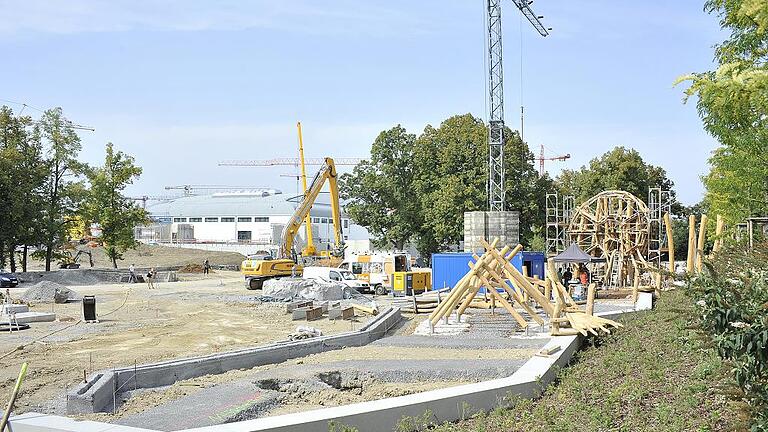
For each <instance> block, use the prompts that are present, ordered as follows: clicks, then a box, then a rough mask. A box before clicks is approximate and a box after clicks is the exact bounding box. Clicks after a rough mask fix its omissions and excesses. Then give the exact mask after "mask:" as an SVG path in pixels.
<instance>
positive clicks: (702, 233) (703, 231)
mask: <svg viewBox="0 0 768 432" xmlns="http://www.w3.org/2000/svg"><path fill="white" fill-rule="evenodd" d="M706 239H707V215H705V214H704V215H701V224H700V225H699V240H698V242H697V243H696V245H697V246H696V271H697V272H701V265H702V260H703V259H704V242H705V241H706Z"/></svg>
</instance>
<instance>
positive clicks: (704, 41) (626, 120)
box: [0, 0, 724, 204]
mask: <svg viewBox="0 0 768 432" xmlns="http://www.w3.org/2000/svg"><path fill="white" fill-rule="evenodd" d="M484 4H485V1H484V0H441V1H436V0H419V1H412V0H386V1H385V0H366V1H359V0H358V1H352V0H325V1H322V2H319V1H310V0H294V1H290V2H284V1H276V0H273V1H265V0H251V1H248V2H245V1H231V0H229V1H227V0H224V1H216V2H208V1H199V0H165V1H153V2H149V1H141V0H130V1H124V0H114V1H106V0H105V1H88V0H68V1H65V2H63V1H58V0H0V11H1V13H0V51H2V53H3V59H2V60H0V64H2V67H0V104H7V105H9V106H11V107H12V108H14V109H15V110H17V111H18V110H20V109H21V108H22V106H21V105H19V103H25V104H27V105H29V106H30V107H35V108H38V109H46V108H50V107H56V106H60V107H62V108H63V109H64V113H65V115H66V116H67V117H68V118H69V119H71V120H72V121H73V122H75V123H78V124H82V125H87V126H91V127H93V128H94V129H95V131H93V132H90V131H81V132H80V136H81V139H82V144H83V150H82V153H81V155H80V156H81V159H83V160H85V161H87V162H89V163H93V164H99V163H100V162H101V161H102V160H103V157H104V146H105V144H106V143H107V142H112V143H114V145H115V146H116V148H117V149H119V150H122V151H124V152H126V153H129V154H131V155H133V156H134V157H135V158H136V161H137V164H138V165H140V166H142V167H143V169H144V173H143V175H142V176H141V178H140V179H139V180H138V181H137V182H136V183H135V184H134V185H131V186H130V187H129V189H128V194H130V195H134V196H139V195H145V194H146V195H154V196H156V195H167V194H172V193H176V192H177V191H175V190H165V187H166V186H176V185H185V184H191V185H230V186H248V187H272V188H279V189H282V190H283V191H284V192H285V193H291V192H295V191H296V181H295V178H292V177H291V175H293V174H295V168H294V167H290V166H284V167H271V168H243V167H221V166H218V162H219V161H222V160H230V159H269V158H277V157H296V155H297V151H298V145H297V137H296V122H297V121H301V122H302V127H303V132H304V145H305V154H306V156H307V157H323V156H332V157H337V158H339V157H357V158H366V157H368V155H369V150H370V146H371V143H372V142H373V140H374V139H375V137H376V135H377V134H378V133H379V132H380V131H381V130H384V129H387V128H390V127H392V126H394V125H397V124H401V125H403V126H404V127H406V128H407V129H408V130H409V131H410V132H412V133H420V132H421V131H422V130H423V129H424V127H425V126H426V125H427V124H431V125H434V126H437V125H439V123H440V122H441V121H442V120H444V119H446V118H448V117H449V116H451V115H454V114H463V113H467V112H469V113H472V114H474V115H475V116H478V117H481V118H483V119H486V118H487V114H486V107H487V95H486V77H487V72H486V60H485V58H486V53H485V45H486V30H485V26H486V22H485V19H486V18H485V9H484ZM502 5H503V12H502V23H503V36H504V42H503V43H504V79H505V81H504V85H505V87H504V93H505V112H506V123H507V125H508V126H510V127H511V128H513V129H518V128H519V125H520V118H519V117H520V115H519V110H520V105H521V101H522V104H523V105H524V106H525V112H526V116H525V128H524V137H525V140H526V141H528V143H529V145H530V146H531V149H532V150H533V151H534V153H535V154H537V155H538V152H539V146H540V145H541V144H543V145H544V146H545V147H546V149H547V150H546V153H547V155H548V156H553V155H557V154H563V153H570V155H571V158H570V159H569V160H567V161H566V162H548V163H547V164H546V165H545V166H546V169H547V171H548V172H549V173H550V175H552V176H556V175H557V173H558V172H559V171H560V170H561V169H563V168H569V169H578V168H579V167H581V166H582V165H585V164H588V163H589V160H590V159H592V158H595V157H598V156H600V155H601V154H603V153H605V152H607V151H609V150H610V149H612V148H613V147H615V146H618V145H621V146H625V147H631V148H634V149H636V150H638V151H639V152H640V154H641V155H642V156H643V158H644V159H645V160H646V161H647V162H649V163H652V164H654V165H660V166H662V167H664V168H665V169H666V170H667V173H668V176H669V177H670V178H671V179H672V180H673V181H674V183H675V189H676V191H677V194H678V198H679V199H680V200H681V201H682V202H683V203H684V204H694V203H696V202H698V201H699V200H700V199H701V197H702V194H703V186H702V184H701V181H700V178H699V177H700V176H701V175H702V174H704V173H706V172H707V158H708V156H709V154H710V152H711V151H712V150H713V149H714V148H715V147H716V145H717V143H716V142H715V141H714V140H713V139H712V138H711V137H710V136H709V135H708V134H706V132H704V131H703V128H702V125H701V121H700V119H699V117H698V115H697V112H696V107H695V103H694V101H689V102H688V104H683V90H684V85H680V86H677V87H675V86H673V83H674V81H675V79H676V78H677V77H678V76H680V75H683V74H687V73H690V72H701V71H706V70H711V69H713V67H714V64H713V50H712V47H713V45H715V44H716V43H718V42H720V41H721V40H722V39H724V34H723V33H722V32H721V31H720V29H719V27H718V22H717V17H715V16H711V15H707V14H706V13H704V12H703V1H702V0H680V1H674V2H669V1H661V0H655V1H650V2H628V1H623V2H617V1H608V0H582V1H572V0H537V1H536V2H535V3H534V4H533V5H532V7H533V9H534V10H535V12H536V13H537V14H539V15H544V17H545V18H544V20H543V22H544V24H545V25H546V26H549V27H552V28H553V31H552V33H551V35H550V36H548V37H546V38H542V37H540V36H539V35H538V34H537V33H536V32H535V31H534V29H533V28H532V27H531V26H530V24H528V22H527V21H525V19H524V18H521V17H520V14H519V12H518V11H517V10H516V8H515V7H514V5H513V3H512V2H511V1H503V2H502ZM521 62H522V64H521ZM521 71H522V73H521ZM8 101H11V102H8ZM24 113H25V114H31V115H33V116H38V115H39V114H40V113H39V112H38V111H35V109H33V108H29V107H27V108H24ZM415 163H418V161H415ZM347 169H348V168H347ZM312 170H313V168H310V171H312Z"/></svg>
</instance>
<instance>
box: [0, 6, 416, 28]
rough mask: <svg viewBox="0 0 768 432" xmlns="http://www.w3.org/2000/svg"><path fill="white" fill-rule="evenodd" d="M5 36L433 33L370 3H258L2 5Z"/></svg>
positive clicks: (1, 23) (403, 15)
mask: <svg viewBox="0 0 768 432" xmlns="http://www.w3.org/2000/svg"><path fill="white" fill-rule="evenodd" d="M0 10H2V11H3V12H2V14H0V33H11V34H12V33H17V32H39V33H57V34H73V33H89V32H94V33H98V32H123V31H133V30H145V31H207V30H214V31H216V30H218V31H237V30H247V29H258V28H260V29H289V30H291V31H300V32H306V33H322V34H349V33H357V32H365V33H367V34H379V35H396V34H401V33H402V32H408V33H413V32H426V31H429V30H428V27H429V21H428V20H423V19H420V18H418V17H417V16H415V15H414V14H411V13H408V12H412V11H409V10H401V9H395V8H391V7H384V6H378V5H375V4H371V2H368V1H362V2H360V1H352V0H339V1H335V2H322V4H320V3H317V2H310V1H306V0H304V1H302V0H295V1H291V2H283V1H270V0H253V1H248V2H242V1H234V0H224V1H216V2H207V1H203V0H190V1H185V0H165V1H148V0H143V1H142V0H136V1H127V0H115V1H94V0H67V1H58V0H27V1H13V0H0Z"/></svg>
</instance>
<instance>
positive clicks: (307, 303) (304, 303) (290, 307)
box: [285, 300, 312, 313]
mask: <svg viewBox="0 0 768 432" xmlns="http://www.w3.org/2000/svg"><path fill="white" fill-rule="evenodd" d="M307 307H312V300H297V301H292V302H290V303H288V304H286V305H285V312H286V313H291V312H293V311H294V310H295V309H298V308H307Z"/></svg>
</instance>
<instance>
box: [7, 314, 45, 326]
mask: <svg viewBox="0 0 768 432" xmlns="http://www.w3.org/2000/svg"><path fill="white" fill-rule="evenodd" d="M8 318H9V317H8V316H5V317H3V318H2V319H1V320H0V322H8ZM16 321H17V322H18V323H19V324H27V323H31V322H51V321H56V314H55V313H50V312H21V313H17V314H16Z"/></svg>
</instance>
